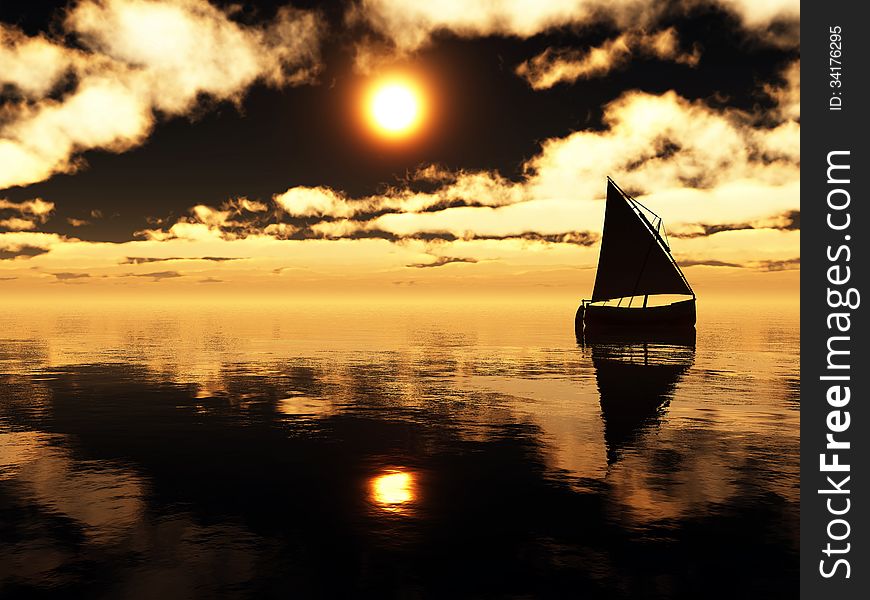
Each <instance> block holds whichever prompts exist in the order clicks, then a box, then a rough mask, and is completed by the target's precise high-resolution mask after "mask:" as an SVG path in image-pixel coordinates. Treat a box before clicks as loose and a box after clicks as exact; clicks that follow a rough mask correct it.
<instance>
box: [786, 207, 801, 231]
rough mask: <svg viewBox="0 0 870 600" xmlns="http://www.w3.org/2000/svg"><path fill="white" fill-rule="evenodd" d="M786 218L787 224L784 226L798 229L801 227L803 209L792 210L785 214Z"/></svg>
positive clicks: (791, 229) (794, 229) (790, 229)
mask: <svg viewBox="0 0 870 600" xmlns="http://www.w3.org/2000/svg"><path fill="white" fill-rule="evenodd" d="M783 217H785V219H786V224H785V225H784V226H783V227H782V228H783V229H785V230H788V231H798V230H800V228H801V211H799V210H790V211H788V212H787V213H785V214H783Z"/></svg>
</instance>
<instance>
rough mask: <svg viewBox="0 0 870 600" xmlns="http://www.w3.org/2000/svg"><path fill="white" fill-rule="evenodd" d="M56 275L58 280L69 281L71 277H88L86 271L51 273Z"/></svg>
mask: <svg viewBox="0 0 870 600" xmlns="http://www.w3.org/2000/svg"><path fill="white" fill-rule="evenodd" d="M52 275H54V276H55V277H57V280H58V281H71V280H73V279H86V278H88V277H90V275H88V274H87V273H52Z"/></svg>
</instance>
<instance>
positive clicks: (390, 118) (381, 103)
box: [366, 79, 424, 138]
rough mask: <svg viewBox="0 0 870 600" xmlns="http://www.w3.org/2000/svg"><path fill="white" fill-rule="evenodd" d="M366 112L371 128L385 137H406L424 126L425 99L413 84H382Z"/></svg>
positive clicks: (385, 82)
mask: <svg viewBox="0 0 870 600" xmlns="http://www.w3.org/2000/svg"><path fill="white" fill-rule="evenodd" d="M366 112H367V114H368V119H369V121H370V122H371V125H372V126H373V127H374V128H375V130H376V131H377V132H378V133H380V134H381V135H384V136H386V137H390V138H400V137H405V136H407V135H409V134H411V133H413V132H414V131H415V130H416V129H417V128H418V127H419V126H420V123H421V121H422V118H423V112H424V102H423V95H422V93H421V92H420V89H419V88H418V87H417V86H416V85H414V84H413V83H411V82H409V81H406V80H400V79H393V80H389V81H382V82H379V83H378V84H376V85H375V86H374V87H373V89H372V90H371V92H370V94H369V98H368V102H367V106H366Z"/></svg>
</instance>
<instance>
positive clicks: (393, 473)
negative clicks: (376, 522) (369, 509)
mask: <svg viewBox="0 0 870 600" xmlns="http://www.w3.org/2000/svg"><path fill="white" fill-rule="evenodd" d="M371 496H372V500H373V501H374V503H375V504H377V505H378V506H379V507H380V508H382V509H384V510H389V511H392V512H401V511H403V510H404V509H406V508H407V505H409V504H410V503H412V502H413V501H414V500H415V499H416V497H417V489H416V481H415V476H414V474H413V473H412V472H410V471H402V470H399V469H389V470H387V471H385V472H384V473H381V474H380V475H377V476H376V477H374V478H373V479H372V482H371Z"/></svg>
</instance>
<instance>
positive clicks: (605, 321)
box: [574, 298, 696, 335]
mask: <svg viewBox="0 0 870 600" xmlns="http://www.w3.org/2000/svg"><path fill="white" fill-rule="evenodd" d="M695 318H696V315H695V299H694V298H690V299H688V300H680V301H678V302H673V303H671V304H666V305H664V306H647V307H643V308H629V307H625V306H605V305H600V304H581V305H580V308H578V309H577V315H576V317H575V320H574V328H575V331H576V332H577V334H578V335H580V334H582V333H583V332H584V331H585V332H586V333H587V334H588V333H590V332H598V331H627V332H631V331H648V330H653V331H654V330H681V329H691V328H694V327H695Z"/></svg>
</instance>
